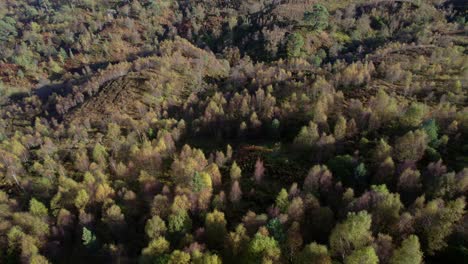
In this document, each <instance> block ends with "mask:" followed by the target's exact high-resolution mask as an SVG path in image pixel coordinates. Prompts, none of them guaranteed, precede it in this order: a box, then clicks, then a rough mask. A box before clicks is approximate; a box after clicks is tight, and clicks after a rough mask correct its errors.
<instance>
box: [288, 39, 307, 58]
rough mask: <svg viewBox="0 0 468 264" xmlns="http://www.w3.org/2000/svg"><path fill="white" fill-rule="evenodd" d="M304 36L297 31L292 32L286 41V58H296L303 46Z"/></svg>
mask: <svg viewBox="0 0 468 264" xmlns="http://www.w3.org/2000/svg"><path fill="white" fill-rule="evenodd" d="M304 44H305V43H304V38H303V37H302V35H301V34H299V33H292V34H290V35H289V36H288V39H287V41H286V54H287V56H288V58H297V57H300V56H301V54H302V48H303V47H304Z"/></svg>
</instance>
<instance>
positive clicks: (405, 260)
mask: <svg viewBox="0 0 468 264" xmlns="http://www.w3.org/2000/svg"><path fill="white" fill-rule="evenodd" d="M422 260H423V253H422V252H421V249H420V245H419V239H418V237H417V236H415V235H411V236H409V237H408V238H407V239H405V240H403V242H402V243H401V246H400V247H399V248H398V249H396V250H395V252H393V255H392V258H391V259H390V264H413V263H414V264H419V263H422Z"/></svg>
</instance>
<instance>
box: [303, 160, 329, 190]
mask: <svg viewBox="0 0 468 264" xmlns="http://www.w3.org/2000/svg"><path fill="white" fill-rule="evenodd" d="M332 184H333V176H332V174H331V172H330V171H329V170H328V168H327V166H325V165H315V166H314V167H312V168H311V169H310V170H309V173H308V174H307V177H306V178H305V180H304V190H305V191H309V192H313V193H314V194H321V193H325V192H327V191H328V190H330V188H331V187H332ZM319 191H320V192H319Z"/></svg>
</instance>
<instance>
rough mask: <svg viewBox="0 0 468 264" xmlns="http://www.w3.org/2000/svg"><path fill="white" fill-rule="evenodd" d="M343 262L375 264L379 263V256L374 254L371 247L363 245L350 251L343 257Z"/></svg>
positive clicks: (346, 263) (349, 263) (347, 263)
mask: <svg viewBox="0 0 468 264" xmlns="http://www.w3.org/2000/svg"><path fill="white" fill-rule="evenodd" d="M344 263H345V264H363V263H365V264H377V263H379V258H378V257H377V254H375V250H374V248H373V247H365V248H361V249H357V250H355V251H353V252H352V253H351V255H349V256H348V257H346V258H345V261H344Z"/></svg>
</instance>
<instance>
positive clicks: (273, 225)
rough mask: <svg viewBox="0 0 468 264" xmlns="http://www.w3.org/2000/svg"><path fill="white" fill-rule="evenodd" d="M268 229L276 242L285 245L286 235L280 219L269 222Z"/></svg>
mask: <svg viewBox="0 0 468 264" xmlns="http://www.w3.org/2000/svg"><path fill="white" fill-rule="evenodd" d="M266 227H267V228H268V231H269V232H270V234H271V235H272V236H273V238H274V239H275V240H276V241H278V242H279V243H283V242H284V241H285V239H286V234H285V233H284V230H283V224H281V222H280V220H279V219H278V218H273V219H271V220H270V221H268V224H267V226H266Z"/></svg>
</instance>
